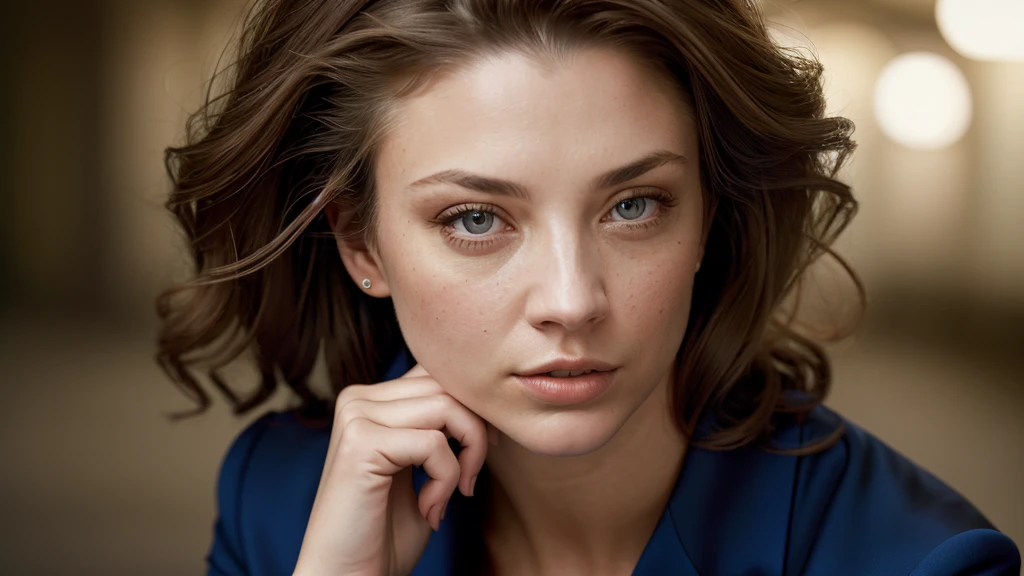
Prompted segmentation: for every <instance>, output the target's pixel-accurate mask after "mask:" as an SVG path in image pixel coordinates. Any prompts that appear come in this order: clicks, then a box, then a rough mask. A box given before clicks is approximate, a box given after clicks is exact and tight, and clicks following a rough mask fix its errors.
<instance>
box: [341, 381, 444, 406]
mask: <svg viewBox="0 0 1024 576" xmlns="http://www.w3.org/2000/svg"><path fill="white" fill-rule="evenodd" d="M442 393H444V388H442V387H441V385H440V384H438V383H437V380H434V379H433V378H431V377H429V376H415V377H409V378H406V377H404V376H403V377H402V378H398V379H396V380H388V381H386V382H379V383H377V384H349V385H348V386H346V387H344V388H343V389H342V390H341V393H340V394H339V395H338V400H337V403H338V405H339V406H340V405H341V404H344V403H346V402H349V401H352V400H356V399H362V400H377V401H384V400H397V399H398V398H412V397H414V396H429V395H431V394H442Z"/></svg>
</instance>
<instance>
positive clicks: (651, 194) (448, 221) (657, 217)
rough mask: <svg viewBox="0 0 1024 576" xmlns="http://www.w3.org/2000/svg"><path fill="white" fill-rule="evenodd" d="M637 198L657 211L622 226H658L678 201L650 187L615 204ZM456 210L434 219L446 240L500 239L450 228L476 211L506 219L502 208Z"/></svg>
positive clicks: (476, 246)
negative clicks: (458, 233)
mask: <svg viewBox="0 0 1024 576" xmlns="http://www.w3.org/2000/svg"><path fill="white" fill-rule="evenodd" d="M637 198H644V199H646V200H654V201H655V202H656V203H657V207H656V208H655V210H656V212H655V214H654V216H651V217H649V218H647V219H646V220H644V221H643V222H642V223H637V224H630V223H629V221H628V220H623V221H619V222H620V223H621V225H622V226H625V227H627V228H630V229H632V230H643V229H647V228H651V227H653V226H657V225H658V224H660V223H661V219H662V217H663V216H664V214H665V212H666V211H667V210H668V209H670V208H672V207H673V206H675V205H676V203H677V202H676V200H675V198H673V197H672V196H670V195H668V194H666V193H664V192H659V191H657V190H650V189H648V190H643V189H641V190H637V191H636V192H634V193H632V194H630V195H629V196H626V197H623V198H620V199H619V200H618V201H617V202H616V203H615V206H618V205H619V204H621V203H623V202H627V201H629V200H634V199H637ZM615 206H613V207H612V210H614V209H615ZM454 210H455V211H454V212H451V211H447V212H444V213H442V214H441V215H440V216H438V217H437V219H436V220H434V223H435V224H437V225H439V226H442V234H443V235H444V237H445V241H447V242H449V243H451V244H453V245H456V246H457V247H459V248H470V249H473V250H482V249H485V248H487V247H489V246H490V245H491V244H493V243H494V242H497V241H498V240H499V239H500V238H499V237H500V234H494V235H491V236H490V237H488V239H487V240H468V239H466V238H465V237H462V236H455V235H454V234H452V233H451V232H450V231H449V230H448V228H449V227H450V226H451V225H452V224H454V223H455V222H456V221H457V220H458V219H460V218H462V217H463V216H465V215H466V214H472V213H474V212H484V213H488V214H492V215H494V216H495V217H497V218H501V219H502V220H504V218H502V216H501V214H500V213H503V211H502V210H501V209H500V208H497V207H496V206H492V205H489V204H464V205H462V206H459V207H457V209H454Z"/></svg>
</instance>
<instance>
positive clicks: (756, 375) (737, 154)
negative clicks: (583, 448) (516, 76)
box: [157, 0, 864, 449]
mask: <svg viewBox="0 0 1024 576" xmlns="http://www.w3.org/2000/svg"><path fill="white" fill-rule="evenodd" d="M587 47H609V48H614V49H617V50H621V51H624V52H625V53H627V54H628V55H630V56H631V57H633V58H634V59H635V61H636V62H638V63H640V64H641V65H644V66H648V67H649V68H650V69H652V70H655V71H656V72H657V73H660V74H663V75H664V76H665V77H667V78H668V79H670V80H672V81H673V82H674V83H675V85H676V86H678V87H679V89H680V90H679V93H680V94H681V95H682V98H683V99H684V100H685V101H686V102H685V103H686V105H687V106H688V108H689V110H690V111H691V112H692V114H693V116H694V118H695V121H696V126H697V129H698V141H699V148H700V170H701V181H702V188H703V193H704V195H705V200H706V201H705V206H706V207H707V208H706V210H707V216H708V218H711V221H710V229H709V232H708V239H707V245H706V249H705V250H706V251H705V257H704V259H703V267H702V268H701V271H700V273H699V274H698V275H697V276H696V284H695V286H694V290H693V302H692V306H691V312H690V315H691V317H690V319H689V325H688V328H687V331H686V334H685V337H684V339H683V342H682V345H681V347H680V350H679V353H678V354H679V362H678V363H677V364H678V373H677V375H676V376H677V377H676V382H677V383H678V384H677V388H676V389H675V390H674V391H673V405H674V408H675V417H676V422H677V424H678V426H679V428H680V429H681V430H682V431H683V432H684V433H685V434H688V435H690V437H691V438H692V435H693V434H694V432H695V431H696V427H697V423H698V421H699V420H700V419H701V418H702V417H703V416H710V421H713V422H714V426H713V427H712V429H710V430H708V431H707V433H706V434H703V435H701V437H700V438H694V439H693V440H692V441H693V444H694V445H697V446H701V447H705V448H711V449H731V448H735V447H739V446H743V445H745V444H747V443H750V442H752V441H755V440H759V439H760V440H762V441H763V440H767V439H768V438H769V437H770V435H771V431H772V430H773V428H774V427H775V426H776V425H777V424H778V421H779V419H780V418H782V417H784V416H783V415H785V414H796V415H797V418H799V417H800V415H802V414H805V413H806V412H808V411H809V410H810V409H812V408H813V407H814V406H815V405H817V404H819V403H820V402H821V401H822V400H823V398H824V397H825V395H826V393H827V391H828V388H829V384H830V381H831V375H830V369H829V361H828V357H827V355H826V353H825V351H824V349H823V348H822V344H821V343H820V338H819V339H818V340H815V339H812V338H810V337H808V336H806V335H804V334H803V333H802V331H801V330H798V329H797V328H798V326H797V324H796V320H795V316H794V315H793V314H791V313H788V312H787V310H790V309H795V308H793V307H790V306H786V305H785V304H786V303H787V302H790V301H792V300H793V299H794V297H795V298H796V299H797V300H798V299H799V289H800V285H801V281H802V279H803V278H805V276H806V273H807V271H808V267H809V266H810V265H811V264H812V263H813V262H815V261H816V260H817V259H818V258H819V257H821V256H822V255H824V254H831V255H832V256H835V257H836V258H837V259H838V261H839V262H840V263H842V264H843V267H844V268H845V270H846V271H847V272H848V273H849V275H850V277H851V278H852V279H853V281H854V284H855V285H856V287H857V290H858V296H859V298H860V304H861V306H860V308H861V309H863V302H864V293H863V288H862V286H861V283H860V281H859V280H858V279H857V276H856V274H855V273H854V272H853V271H852V270H851V269H850V268H849V267H848V266H846V264H845V263H844V262H843V261H842V259H840V258H838V256H837V255H835V253H834V252H832V250H831V249H830V245H831V244H832V243H833V241H834V240H835V239H836V237H837V236H838V235H839V234H840V233H841V232H842V230H843V229H844V228H845V227H846V226H847V224H848V223H849V221H850V219H851V218H852V217H853V215H854V213H855V212H856V207H857V203H856V201H855V200H854V198H853V197H852V195H851V191H850V188H849V187H848V186H847V185H845V184H843V183H842V182H840V181H839V180H838V179H837V178H836V175H837V173H838V171H839V169H840V168H841V166H842V165H843V163H844V162H845V160H846V159H847V157H848V155H849V154H850V153H851V152H852V151H853V149H854V147H855V144H854V143H853V142H852V140H851V138H850V137H851V134H852V132H853V124H852V123H851V122H850V121H849V120H847V119H845V118H841V117H826V116H825V100H824V96H823V93H822V87H821V76H822V66H821V64H820V63H819V62H818V61H817V60H816V59H815V58H813V57H811V56H806V55H803V54H801V53H798V52H795V51H789V50H787V49H784V48H781V47H780V46H778V45H777V44H776V43H774V42H773V41H772V39H771V37H770V36H769V34H768V30H767V28H766V26H765V24H764V19H763V15H762V14H761V13H760V11H759V9H758V8H757V7H756V5H755V3H752V2H749V1H748V0H371V1H369V2H367V1H365V0H361V1H359V0H267V1H265V2H262V3H260V4H257V5H254V6H253V7H252V8H251V9H250V12H249V13H248V16H247V18H246V21H245V25H244V28H243V32H242V35H241V36H240V41H239V51H238V54H237V58H236V59H235V60H234V62H233V63H232V64H231V65H230V67H228V68H227V69H225V70H224V71H223V72H222V73H221V74H220V75H219V77H220V78H228V80H227V82H226V86H227V89H226V90H224V91H223V92H222V93H221V94H220V95H218V96H216V97H211V96H210V94H209V93H208V95H207V99H206V103H205V105H204V106H203V108H202V109H200V110H199V111H198V112H196V113H195V114H194V115H193V116H191V117H190V119H189V122H188V130H187V140H186V142H185V143H184V144H183V145H182V146H179V147H171V148H168V149H167V151H166V165H167V170H168V173H169V174H170V177H171V180H172V182H173V191H172V193H171V195H170V199H169V200H168V202H167V208H168V209H169V210H170V211H171V212H172V213H173V214H174V216H175V217H176V218H177V220H178V222H179V223H180V225H181V227H182V228H183V229H184V231H185V233H186V234H187V237H188V239H189V240H190V242H191V250H192V256H193V257H194V261H195V278H193V279H192V280H191V281H189V282H187V283H185V284H182V285H179V286H176V287H174V288H172V289H170V290H168V291H166V292H165V293H163V294H161V295H160V297H159V298H158V301H157V308H158V313H159V315H160V318H161V319H162V322H163V324H162V331H161V333H160V336H159V353H158V360H159V362H160V363H161V365H162V366H163V367H164V369H165V370H166V371H167V373H168V374H169V375H170V377H171V378H172V380H173V381H174V382H175V383H176V384H177V385H178V386H179V387H180V388H181V390H183V391H184V392H185V393H186V394H187V395H189V396H190V397H191V398H193V399H194V400H195V401H196V403H197V411H200V412H201V411H203V410H204V409H205V408H206V407H207V406H208V405H209V403H210V397H209V394H208V392H206V391H205V390H204V386H202V385H201V384H200V382H199V381H198V380H197V378H196V375H195V373H196V371H197V369H199V368H202V369H204V370H205V371H206V374H207V375H208V376H209V380H210V382H211V383H212V386H213V387H214V388H216V389H217V390H219V391H220V393H222V394H223V395H224V396H225V397H226V398H227V400H228V401H229V402H230V403H231V405H232V406H233V408H234V410H235V411H236V412H245V411H247V410H250V409H252V408H254V407H256V406H258V405H260V404H261V403H263V402H264V401H265V400H266V399H267V398H268V397H269V396H270V394H271V393H272V392H273V391H274V390H275V388H276V387H277V385H278V383H279V382H280V381H283V382H284V383H285V384H286V385H287V386H288V387H289V388H291V390H292V391H294V393H295V394H297V395H298V397H299V398H300V399H301V401H302V404H303V406H305V407H306V408H308V409H310V410H311V411H313V412H318V413H320V414H321V415H325V416H329V414H330V412H329V408H330V405H331V403H332V401H333V397H335V396H336V395H337V393H338V392H339V391H340V390H341V389H342V388H344V387H345V386H346V385H348V384H350V383H369V382H376V381H377V380H378V378H380V376H381V375H382V374H383V371H384V370H385V369H386V367H387V364H388V363H389V362H390V360H391V359H392V358H393V357H394V355H395V354H396V353H397V352H399V351H400V350H401V348H402V346H403V344H404V343H403V340H402V337H401V332H400V330H399V326H398V322H397V319H396V317H395V313H394V308H393V305H392V303H391V301H390V299H378V298H373V297H370V296H368V295H366V294H365V293H363V292H362V291H361V290H359V289H357V288H356V285H355V283H354V282H353V281H352V279H351V278H349V277H348V274H347V272H346V271H345V269H344V267H343V265H342V262H341V259H340V258H339V257H338V254H337V251H336V247H335V245H334V238H333V237H332V230H331V228H330V226H329V224H328V222H327V220H326V217H325V214H324V208H325V207H326V206H327V205H328V204H329V203H332V202H336V203H338V205H339V206H340V207H341V209H342V211H343V212H344V213H346V214H347V215H348V216H349V217H350V218H349V220H348V221H349V222H350V225H349V227H348V228H347V229H346V230H345V231H344V233H345V234H351V235H352V237H355V238H360V239H362V240H363V241H365V242H366V244H367V245H371V246H372V245H373V243H374V242H375V230H376V226H375V223H376V199H375V194H374V167H375V159H376V154H377V149H378V145H379V143H380V142H381V140H382V138H383V136H384V134H385V133H387V131H388V130H389V129H390V120H391V118H392V113H393V111H394V109H395V106H396V104H397V103H399V102H400V101H401V99H402V97H403V96H405V95H407V94H409V93H411V92H412V91H414V90H416V89H419V88H422V87H423V86H425V85H426V83H427V81H428V79H429V78H430V77H431V76H432V75H433V74H435V73H437V72H439V71H442V70H445V69H446V68H451V67H454V66H459V65H460V64H464V63H466V62H467V61H469V60H470V59H472V58H477V57H479V56H480V55H482V54H486V53H495V52H503V51H520V52H522V53H525V54H528V55H531V56H534V57H537V58H541V59H548V60H551V59H554V60H558V59H561V58H564V57H565V56H566V55H568V54H571V53H573V52H574V51H576V50H579V49H581V48H587ZM212 84H213V83H212V82H211V85H212ZM841 332H842V330H840V331H839V332H837V333H835V334H834V336H837V337H838V336H841V335H842V334H841ZM245 352H249V353H251V354H252V356H253V358H254V359H255V362H256V365H257V366H258V367H259V370H260V373H261V374H262V377H261V378H260V384H259V387H258V388H257V389H256V391H255V392H253V393H251V394H248V395H246V396H244V397H243V396H242V395H240V394H239V393H237V392H235V391H234V388H233V387H232V386H231V385H229V384H228V383H227V382H225V379H224V378H223V377H222V376H221V374H220V369H221V368H223V367H224V366H226V365H227V364H229V363H230V362H232V361H233V360H234V359H236V358H238V357H239V356H240V355H242V354H243V353H245ZM321 357H322V358H323V361H324V362H325V363H326V366H327V369H328V374H329V379H330V385H331V389H332V392H333V394H332V397H328V398H323V397H321V395H318V394H317V393H315V392H314V391H313V389H312V388H311V387H310V374H311V372H312V371H313V367H314V365H315V364H316V362H317V361H318V359H320V358H321ZM787 391H797V392H799V393H798V394H789V393H787ZM841 432H842V430H841V429H840V430H837V431H836V433H835V434H833V435H832V437H830V438H826V439H825V441H823V442H820V443H818V445H816V446H814V447H812V448H811V449H818V448H821V447H823V446H825V445H827V444H829V443H830V442H831V441H834V440H835V439H837V438H838V437H839V434H841ZM763 444H764V445H765V447H766V448H768V449H772V447H771V445H770V443H769V442H763Z"/></svg>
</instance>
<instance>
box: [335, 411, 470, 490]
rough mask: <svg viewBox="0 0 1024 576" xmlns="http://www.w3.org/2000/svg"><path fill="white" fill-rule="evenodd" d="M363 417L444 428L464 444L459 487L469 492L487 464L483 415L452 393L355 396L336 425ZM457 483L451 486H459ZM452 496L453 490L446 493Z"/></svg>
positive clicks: (392, 425) (400, 424)
mask: <svg viewBox="0 0 1024 576" xmlns="http://www.w3.org/2000/svg"><path fill="white" fill-rule="evenodd" d="M359 418H366V419H369V420H371V421H373V422H376V423H377V424H380V425H383V426H388V427H390V428H412V429H419V430H442V429H443V430H444V431H446V432H447V436H450V437H452V438H455V439H456V440H458V441H459V444H461V445H462V452H460V453H459V463H460V466H461V468H462V475H461V477H460V478H459V481H458V487H459V488H460V489H461V491H462V493H463V494H464V495H466V496H469V495H470V494H472V491H473V479H474V478H475V477H476V475H477V474H479V472H480V469H481V468H483V465H484V461H485V460H486V457H487V445H488V434H487V427H486V423H485V422H484V420H483V419H482V418H480V417H479V416H477V415H476V414H475V413H473V412H472V411H471V410H470V409H469V408H466V407H465V406H464V405H463V404H461V403H460V402H459V401H458V400H456V399H455V398H453V397H451V396H449V395H448V394H434V395H431V396H421V397H416V398H400V399H397V400H389V401H382V402H381V401H374V400H363V399H360V400H353V401H351V402H349V403H348V404H346V405H345V406H344V407H342V408H341V409H340V410H339V412H338V415H337V418H336V420H335V425H336V426H339V427H341V429H342V430H344V429H345V428H346V426H347V425H348V424H349V423H350V422H352V421H353V420H356V419H359ZM455 487H456V486H455V485H452V486H451V490H452V491H454V490H455ZM447 496H450V492H449V493H448V494H446V497H447Z"/></svg>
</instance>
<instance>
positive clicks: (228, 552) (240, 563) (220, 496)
mask: <svg viewBox="0 0 1024 576" xmlns="http://www.w3.org/2000/svg"><path fill="white" fill-rule="evenodd" d="M268 418H269V415H264V416H263V417H261V418H259V419H257V420H256V421H255V422H254V423H252V424H250V425H249V427H248V428H246V429H245V430H244V431H243V432H242V433H241V434H240V435H239V436H238V437H237V438H236V439H235V441H234V442H233V443H232V444H231V447H230V448H228V452H227V455H226V456H225V457H224V460H223V462H222V464H221V467H220V473H219V476H218V479H217V519H216V521H215V522H214V530H213V544H212V545H211V547H210V551H209V553H208V554H207V556H206V564H207V572H206V573H207V576H245V575H248V574H249V568H248V566H247V565H246V561H245V550H244V548H243V543H242V533H241V529H242V520H241V513H242V502H241V499H242V486H243V483H244V482H245V476H246V472H247V470H248V467H249V462H250V458H251V456H252V453H253V450H254V449H255V448H256V445H257V444H258V443H259V441H260V438H262V437H263V434H264V432H265V431H266V429H267V422H268Z"/></svg>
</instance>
